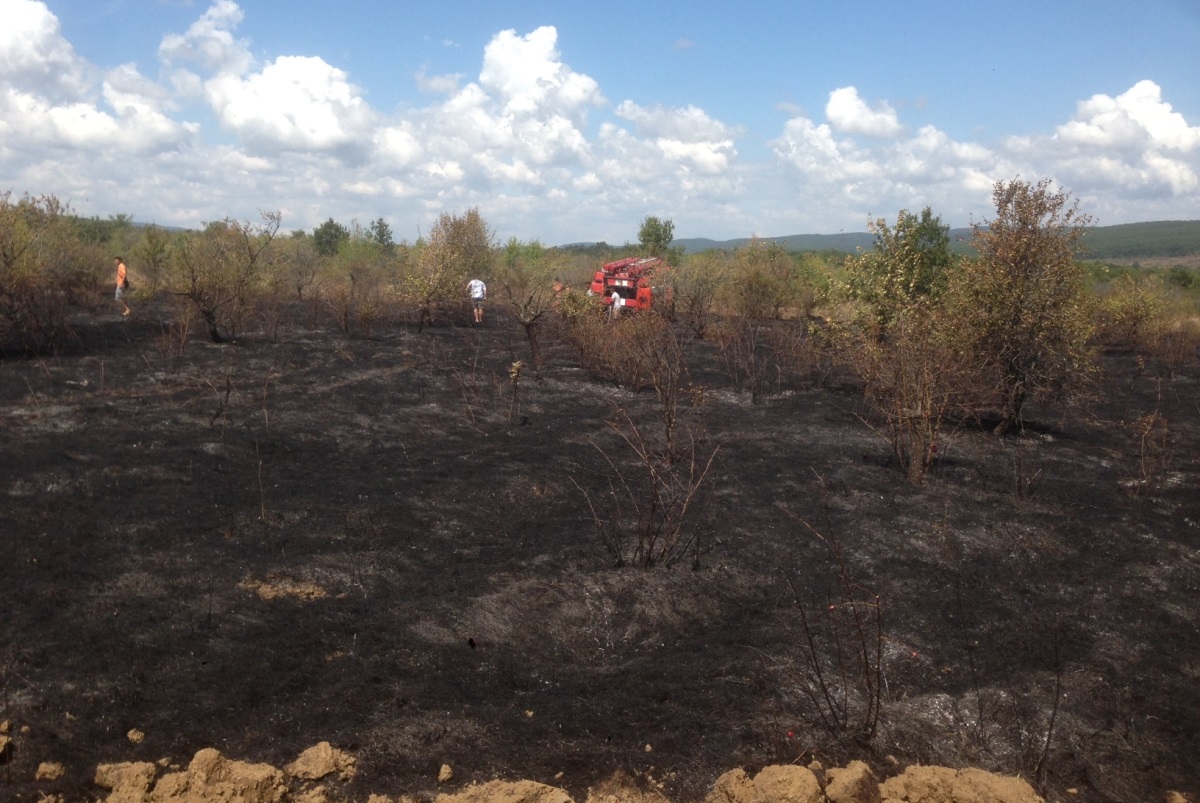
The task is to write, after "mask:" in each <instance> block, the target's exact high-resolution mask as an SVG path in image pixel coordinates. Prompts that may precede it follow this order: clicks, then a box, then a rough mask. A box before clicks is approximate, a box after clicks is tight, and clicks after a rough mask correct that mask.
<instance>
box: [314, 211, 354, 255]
mask: <svg viewBox="0 0 1200 803" xmlns="http://www.w3.org/2000/svg"><path fill="white" fill-rule="evenodd" d="M349 239H350V230H349V229H347V228H346V227H345V226H343V225H342V224H341V223H338V222H337V221H336V220H334V219H333V218H329V220H326V221H325V222H324V223H322V224H321V225H320V226H317V227H316V228H315V229H313V245H314V246H315V247H316V249H317V253H318V254H320V255H321V256H326V257H331V256H333V255H335V254H336V253H337V252H338V249H339V248H341V247H342V243H344V242H346V241H347V240H349Z"/></svg>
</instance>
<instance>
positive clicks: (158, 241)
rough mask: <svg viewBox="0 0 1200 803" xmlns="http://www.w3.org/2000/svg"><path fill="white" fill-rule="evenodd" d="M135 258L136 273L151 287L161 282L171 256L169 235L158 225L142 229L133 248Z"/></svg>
mask: <svg viewBox="0 0 1200 803" xmlns="http://www.w3.org/2000/svg"><path fill="white" fill-rule="evenodd" d="M133 256H134V259H136V260H137V265H138V274H139V277H140V278H141V279H142V281H144V282H146V283H147V284H148V285H149V288H150V289H152V288H154V287H157V286H158V284H159V283H160V282H162V278H163V274H164V273H165V272H166V268H167V260H168V259H169V258H170V256H171V235H170V234H168V233H167V232H166V231H164V230H163V229H160V228H159V227H158V226H153V225H151V226H146V227H145V228H144V229H142V239H141V240H140V241H139V242H138V244H137V245H136V246H135V247H134V249H133Z"/></svg>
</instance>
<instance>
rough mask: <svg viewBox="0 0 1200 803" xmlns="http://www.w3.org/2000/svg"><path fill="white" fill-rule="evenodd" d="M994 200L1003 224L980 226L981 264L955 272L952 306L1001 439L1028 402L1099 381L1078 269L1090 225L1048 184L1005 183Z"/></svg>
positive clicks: (970, 264)
mask: <svg viewBox="0 0 1200 803" xmlns="http://www.w3.org/2000/svg"><path fill="white" fill-rule="evenodd" d="M992 198H993V200H994V202H995V204H996V217H995V219H993V220H992V221H990V222H989V223H987V224H986V225H977V226H976V227H975V233H974V245H975V248H976V250H977V251H978V252H979V255H980V256H979V259H977V260H972V261H968V262H966V263H964V264H963V266H962V268H961V269H959V270H956V271H954V273H953V275H952V279H951V287H950V289H949V291H948V299H949V303H950V305H951V308H952V309H953V312H954V314H955V316H956V318H957V322H956V326H957V342H959V343H960V344H961V345H962V346H964V347H966V348H967V349H968V350H969V351H970V353H971V354H972V355H973V357H974V362H975V365H976V366H978V367H979V368H980V369H981V370H982V371H984V372H985V377H986V378H987V381H988V384H989V386H990V387H991V388H992V389H993V391H994V396H995V401H994V406H995V407H996V409H997V410H998V412H999V415H1000V421H999V423H998V424H997V426H996V432H997V434H1003V433H1004V432H1006V431H1007V430H1008V429H1009V428H1010V427H1011V426H1012V425H1013V424H1015V423H1016V422H1017V421H1019V420H1020V417H1021V410H1022V408H1023V407H1024V404H1025V402H1026V401H1027V400H1028V399H1030V398H1035V397H1040V398H1058V397H1060V396H1061V395H1062V394H1063V393H1065V392H1066V391H1068V390H1069V389H1070V388H1071V387H1072V386H1073V385H1074V384H1076V383H1078V382H1079V381H1080V380H1082V379H1083V378H1085V377H1087V376H1088V375H1089V374H1090V373H1091V372H1092V369H1093V367H1094V355H1093V353H1092V351H1091V349H1090V348H1089V339H1090V337H1091V333H1092V327H1093V323H1092V318H1091V315H1090V314H1089V312H1090V311H1089V308H1088V304H1087V303H1086V298H1085V295H1084V281H1083V280H1084V271H1083V267H1082V266H1081V265H1080V264H1079V263H1078V262H1076V260H1075V255H1076V252H1077V251H1078V250H1079V248H1080V245H1081V243H1080V240H1081V238H1082V237H1083V235H1084V232H1085V231H1086V229H1087V227H1088V226H1089V225H1090V224H1091V218H1090V217H1089V216H1087V215H1084V214H1081V213H1080V212H1079V208H1078V207H1079V205H1078V202H1075V203H1072V202H1071V199H1070V196H1069V195H1068V194H1067V193H1065V192H1062V191H1055V190H1053V189H1051V185H1050V181H1049V180H1048V179H1043V180H1041V181H1039V182H1038V183H1036V184H1031V183H1029V182H1027V181H1020V180H1017V179H1014V180H1012V181H1008V182H997V183H996V185H995V189H994V190H993V193H992Z"/></svg>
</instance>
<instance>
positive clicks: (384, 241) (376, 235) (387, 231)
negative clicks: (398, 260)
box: [367, 218, 396, 254]
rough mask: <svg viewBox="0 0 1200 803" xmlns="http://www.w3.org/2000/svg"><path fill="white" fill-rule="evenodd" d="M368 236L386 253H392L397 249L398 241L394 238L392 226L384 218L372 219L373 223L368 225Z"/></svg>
mask: <svg viewBox="0 0 1200 803" xmlns="http://www.w3.org/2000/svg"><path fill="white" fill-rule="evenodd" d="M367 236H368V237H369V238H370V240H371V242H372V243H373V244H374V245H375V246H376V247H377V248H379V249H380V250H382V251H383V252H385V253H388V254H390V253H392V251H394V250H395V249H396V241H395V240H394V239H393V238H392V227H391V226H389V225H388V224H387V221H386V220H384V219H383V218H377V219H375V220H373V221H371V225H370V226H368V227H367Z"/></svg>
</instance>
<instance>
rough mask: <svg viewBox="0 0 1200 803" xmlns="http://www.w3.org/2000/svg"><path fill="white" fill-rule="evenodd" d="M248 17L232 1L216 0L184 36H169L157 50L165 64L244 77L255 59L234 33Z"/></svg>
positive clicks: (244, 42) (244, 41) (248, 47)
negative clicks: (188, 65)
mask: <svg viewBox="0 0 1200 803" xmlns="http://www.w3.org/2000/svg"><path fill="white" fill-rule="evenodd" d="M244 17H245V15H244V14H243V13H242V9H241V8H240V7H239V6H238V4H237V3H235V2H233V0H216V2H215V3H213V4H212V5H211V6H209V8H208V10H207V11H205V12H204V14H203V15H202V16H201V17H200V19H198V20H196V21H195V22H194V23H192V25H191V27H189V28H188V29H187V32H186V33H183V34H168V35H167V36H165V37H163V40H162V42H161V43H160V44H159V47H158V57H159V58H160V59H162V61H163V63H165V64H168V65H174V64H194V65H196V66H197V67H199V68H201V69H204V70H207V71H209V72H217V73H231V74H233V75H241V74H242V73H244V72H246V71H247V70H249V69H250V66H251V65H252V64H253V62H254V59H253V58H252V57H251V55H250V46H249V43H248V42H247V41H246V40H244V39H237V38H235V36H234V31H235V29H236V28H237V26H238V25H239V24H241V22H242V19H243V18H244Z"/></svg>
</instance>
